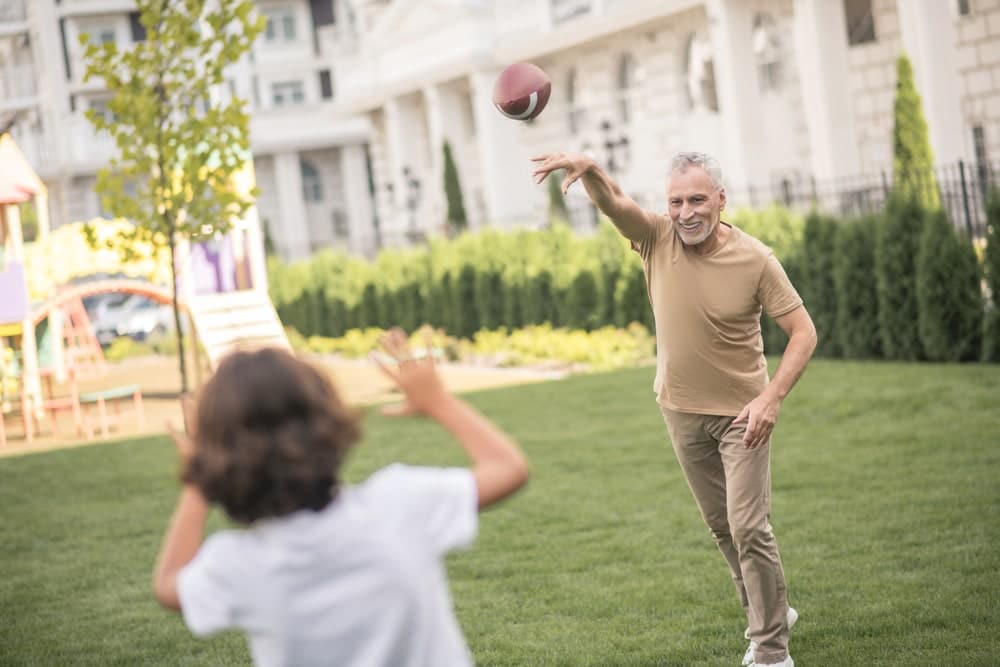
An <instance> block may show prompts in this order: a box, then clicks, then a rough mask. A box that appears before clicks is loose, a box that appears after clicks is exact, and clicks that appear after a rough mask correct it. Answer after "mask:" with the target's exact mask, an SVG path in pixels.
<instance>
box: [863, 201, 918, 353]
mask: <svg viewBox="0 0 1000 667" xmlns="http://www.w3.org/2000/svg"><path fill="white" fill-rule="evenodd" d="M925 217H926V212H925V211H924V208H923V206H922V205H921V204H920V201H919V200H918V199H917V198H915V197H913V196H909V195H906V194H900V193H893V194H892V195H891V196H890V198H889V204H888V206H887V208H886V212H885V217H884V218H883V222H882V224H880V225H879V226H878V230H877V232H878V233H877V236H876V241H875V280H876V286H877V289H878V318H879V338H880V339H881V342H882V352H883V354H884V355H885V357H886V358H888V359H900V360H907V361H914V360H917V359H920V358H922V357H923V348H922V345H921V342H920V334H919V332H918V330H917V322H918V319H919V309H918V306H917V254H918V252H919V249H920V235H921V233H922V230H923V223H924V218H925Z"/></svg>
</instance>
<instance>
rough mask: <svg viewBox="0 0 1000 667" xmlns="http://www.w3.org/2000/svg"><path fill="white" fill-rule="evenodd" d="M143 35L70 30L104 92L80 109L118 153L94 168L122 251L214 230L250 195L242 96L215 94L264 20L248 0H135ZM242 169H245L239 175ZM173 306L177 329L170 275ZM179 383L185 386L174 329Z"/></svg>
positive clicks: (211, 233) (232, 216) (237, 213)
mask: <svg viewBox="0 0 1000 667" xmlns="http://www.w3.org/2000/svg"><path fill="white" fill-rule="evenodd" d="M138 10H139V21H140V22H141V24H142V26H143V27H144V28H145V30H146V38H145V39H144V40H141V41H139V42H136V43H134V44H132V45H130V47H129V48H128V49H124V50H119V48H118V46H117V45H116V44H115V43H114V42H106V43H102V44H99V43H96V42H91V41H90V38H89V36H88V35H87V34H86V33H84V34H82V35H80V44H81V45H82V46H83V47H84V49H85V51H84V60H85V62H86V63H87V70H86V74H85V76H84V80H85V81H89V80H92V79H99V80H100V81H101V82H102V83H103V84H104V86H105V87H106V88H107V89H108V91H109V92H110V93H111V94H112V97H111V99H110V100H109V102H108V107H107V108H108V111H109V112H110V114H108V115H105V114H102V113H98V112H97V111H96V110H94V109H91V110H88V111H87V118H88V119H89V120H90V122H91V123H92V124H93V125H94V127H95V128H96V129H97V130H98V131H99V132H107V133H108V134H110V135H111V137H112V139H114V142H115V145H116V147H117V151H118V154H117V156H115V157H114V158H112V160H111V163H110V166H109V167H108V168H106V169H102V170H100V171H99V172H98V174H97V186H96V188H97V191H98V193H99V194H100V196H101V203H102V206H103V207H104V208H105V209H106V210H108V211H110V212H111V214H112V215H113V216H115V217H120V218H125V219H127V220H129V221H131V222H132V223H133V226H132V227H130V228H128V229H126V230H123V231H122V232H120V233H119V235H118V239H117V243H116V245H117V247H118V248H119V250H120V251H121V252H122V253H123V255H124V256H125V257H126V258H127V257H128V256H129V254H130V253H131V252H132V251H133V248H134V247H135V245H136V244H137V243H142V242H146V243H152V244H153V245H154V246H156V247H169V248H170V253H171V266H173V267H175V268H176V257H175V249H176V245H177V243H178V242H179V241H181V240H182V239H198V238H206V237H211V236H214V235H215V234H217V233H220V232H224V231H226V229H227V228H228V227H229V226H230V224H231V222H232V221H233V220H234V219H237V218H239V217H240V216H242V215H243V214H244V213H245V212H246V210H247V209H248V208H249V207H250V206H251V204H252V201H253V199H252V197H253V196H254V192H253V190H252V189H251V188H250V187H249V184H246V183H240V182H239V180H240V178H241V172H242V170H243V168H244V165H245V164H246V163H247V162H248V160H249V159H250V154H249V122H248V117H247V113H246V110H245V108H244V101H243V100H242V99H240V98H239V97H232V98H231V99H229V100H228V101H226V102H223V101H221V100H220V99H219V97H218V96H219V89H220V88H221V87H222V84H223V83H224V81H225V78H224V72H225V70H226V68H227V67H229V66H230V65H232V64H233V63H236V62H237V61H238V60H239V59H240V57H241V56H242V55H243V54H244V53H246V51H247V50H249V49H250V47H251V45H252V44H253V41H254V39H255V38H256V36H257V35H258V34H259V33H260V32H261V30H263V29H264V25H265V20H264V19H263V18H262V17H257V16H255V14H254V3H253V2H250V1H249V0H211V1H209V0H139V2H138ZM242 178H244V179H245V175H242ZM173 284H174V285H173V287H174V291H175V298H174V314H175V320H176V322H177V327H176V329H177V331H178V336H180V331H181V326H180V315H179V313H178V310H177V299H176V276H175V279H174V281H173ZM178 360H179V363H180V370H181V383H182V390H186V389H187V373H186V370H185V367H184V351H183V341H182V340H180V339H178Z"/></svg>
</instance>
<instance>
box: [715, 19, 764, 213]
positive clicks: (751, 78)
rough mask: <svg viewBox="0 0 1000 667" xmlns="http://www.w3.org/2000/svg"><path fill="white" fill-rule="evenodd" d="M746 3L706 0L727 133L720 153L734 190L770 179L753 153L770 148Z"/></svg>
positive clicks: (758, 153)
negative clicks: (759, 113)
mask: <svg viewBox="0 0 1000 667" xmlns="http://www.w3.org/2000/svg"><path fill="white" fill-rule="evenodd" d="M745 5H746V3H745V2H741V1H734V0H707V2H706V3H705V9H706V12H707V13H708V24H709V26H710V27H709V39H710V41H711V44H712V53H713V54H714V66H715V85H716V91H717V93H718V96H719V113H720V115H721V119H722V128H723V133H724V136H725V146H726V149H725V150H726V153H725V155H722V156H719V159H720V162H722V173H723V177H724V179H725V183H726V186H727V187H728V188H730V189H731V190H732V191H733V192H734V193H742V192H746V191H747V189H748V187H749V186H751V185H755V184H759V183H760V182H761V181H762V180H763V181H767V179H768V178H769V176H770V175H769V174H760V173H757V172H758V171H759V169H756V168H755V167H756V165H755V164H754V162H755V160H754V156H755V155H762V154H763V151H766V150H767V147H766V146H765V145H764V135H763V132H762V131H761V127H760V121H759V120H758V119H757V117H756V108H755V105H754V104H752V103H751V102H752V101H753V100H754V99H755V98H756V97H757V89H756V82H757V75H756V72H755V71H754V62H753V57H752V54H753V48H752V44H751V37H752V30H753V17H752V16H751V14H750V11H749V10H748V8H747V7H746V6H745Z"/></svg>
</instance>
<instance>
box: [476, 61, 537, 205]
mask: <svg viewBox="0 0 1000 667" xmlns="http://www.w3.org/2000/svg"><path fill="white" fill-rule="evenodd" d="M499 74H500V70H487V71H484V72H475V73H473V74H471V75H470V77H469V84H470V94H471V95H472V112H473V116H474V118H475V123H476V145H477V148H478V150H479V165H480V169H481V173H482V188H483V196H484V199H485V201H486V220H485V221H484V222H486V223H500V224H504V225H508V224H510V223H514V222H526V221H529V220H531V216H532V214H533V212H534V211H535V210H536V208H537V206H536V205H537V203H538V201H539V200H540V199H541V198H542V197H543V195H545V189H544V187H543V186H536V185H535V183H534V181H533V180H532V178H531V171H532V168H531V152H530V150H529V149H528V147H526V146H524V145H523V143H522V141H521V127H520V121H516V120H511V119H510V118H507V117H505V116H503V115H501V114H500V112H499V111H497V110H496V107H494V106H493V84H494V82H495V81H496V77H497V76H498V75H499Z"/></svg>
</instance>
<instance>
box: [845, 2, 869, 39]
mask: <svg viewBox="0 0 1000 667" xmlns="http://www.w3.org/2000/svg"><path fill="white" fill-rule="evenodd" d="M844 17H845V18H846V20H847V43H848V44H849V45H851V46H857V45H858V44H868V43H869V42H874V41H875V16H874V14H872V0H844Z"/></svg>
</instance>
